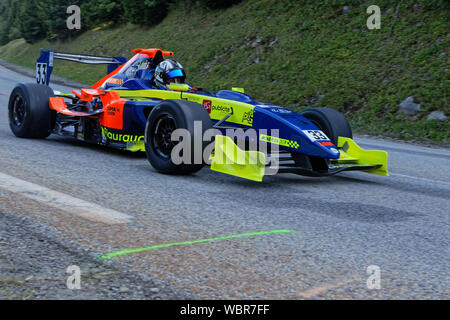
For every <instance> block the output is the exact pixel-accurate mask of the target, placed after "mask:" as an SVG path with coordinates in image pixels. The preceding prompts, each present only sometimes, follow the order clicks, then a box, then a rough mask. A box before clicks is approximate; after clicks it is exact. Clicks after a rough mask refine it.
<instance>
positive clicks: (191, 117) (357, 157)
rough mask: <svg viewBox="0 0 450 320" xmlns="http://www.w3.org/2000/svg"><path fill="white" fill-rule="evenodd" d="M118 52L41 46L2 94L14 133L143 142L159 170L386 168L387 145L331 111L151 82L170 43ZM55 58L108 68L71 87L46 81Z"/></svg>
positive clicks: (248, 172)
mask: <svg viewBox="0 0 450 320" xmlns="http://www.w3.org/2000/svg"><path fill="white" fill-rule="evenodd" d="M133 52H134V53H135V55H134V56H133V57H132V58H131V59H130V60H128V61H127V59H125V58H123V57H100V56H91V55H79V54H70V53H59V52H55V51H51V50H41V55H40V57H39V58H38V59H37V62H36V81H37V84H36V83H27V84H18V85H17V86H16V87H15V88H14V90H13V91H12V93H11V95H10V99H9V106H8V111H9V124H10V128H11V130H12V132H13V133H14V135H16V136H17V137H20V138H46V137H48V136H49V135H50V134H56V135H61V136H69V137H73V138H75V139H79V140H83V141H87V142H90V143H95V144H99V145H106V146H110V147H114V148H119V149H124V150H129V151H138V152H145V153H146V156H147V158H148V160H149V162H150V164H151V165H152V166H153V167H154V168H155V169H156V170H157V171H159V172H161V173H166V174H192V173H195V172H197V171H199V170H200V169H202V168H203V167H204V166H205V165H210V168H211V170H214V171H218V172H222V173H225V174H230V175H234V176H238V177H241V178H245V179H249V180H254V181H262V179H263V177H264V175H267V174H273V173H281V172H287V173H295V174H299V175H306V176H314V177H323V176H329V175H333V174H336V173H339V172H342V171H350V170H360V171H364V172H367V173H372V174H378V175H384V176H387V175H388V172H387V157H388V156H387V153H386V152H384V151H376V150H370V151H367V150H363V149H361V148H360V147H359V146H358V145H357V144H356V143H355V142H354V141H353V140H352V130H351V127H350V125H349V123H348V121H347V119H346V118H345V116H344V115H343V114H342V113H340V112H339V111H337V110H335V109H332V108H309V109H306V110H303V111H301V112H300V113H297V112H294V111H292V110H289V109H287V108H284V107H281V106H276V105H273V104H269V103H263V102H259V101H257V100H254V99H253V98H252V97H251V96H249V95H247V94H246V93H245V91H244V89H243V88H232V89H231V90H220V91H217V92H216V91H214V92H209V91H206V90H203V89H201V88H198V87H191V86H190V85H188V84H186V83H175V82H173V83H170V84H169V85H167V87H166V88H162V87H158V86H155V82H154V77H155V74H156V75H157V73H158V72H157V71H155V70H157V67H158V65H160V64H161V63H162V62H163V61H167V59H168V57H170V56H173V54H174V53H173V52H171V51H165V50H161V49H156V48H152V49H134V50H133ZM54 59H62V60H69V61H75V62H81V63H88V64H107V65H108V72H107V75H106V76H105V77H104V78H102V79H101V80H100V81H98V82H97V83H95V84H93V85H92V86H91V87H90V88H84V89H80V90H79V91H77V90H73V91H72V92H71V93H63V92H59V91H54V90H52V89H51V88H50V87H49V84H50V77H51V73H52V70H53V67H54Z"/></svg>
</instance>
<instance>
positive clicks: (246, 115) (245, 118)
mask: <svg viewBox="0 0 450 320" xmlns="http://www.w3.org/2000/svg"><path fill="white" fill-rule="evenodd" d="M242 122H247V123H248V124H249V125H252V124H253V110H250V111H247V112H244V116H243V117H242Z"/></svg>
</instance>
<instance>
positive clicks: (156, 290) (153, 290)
mask: <svg viewBox="0 0 450 320" xmlns="http://www.w3.org/2000/svg"><path fill="white" fill-rule="evenodd" d="M150 292H151V293H158V292H159V289H158V288H150Z"/></svg>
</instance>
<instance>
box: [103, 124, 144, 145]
mask: <svg viewBox="0 0 450 320" xmlns="http://www.w3.org/2000/svg"><path fill="white" fill-rule="evenodd" d="M102 136H103V137H105V138H108V139H109V140H112V141H120V142H137V141H142V140H144V136H138V135H132V134H121V133H113V132H110V131H109V130H108V129H107V128H105V127H102Z"/></svg>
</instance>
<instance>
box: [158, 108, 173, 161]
mask: <svg viewBox="0 0 450 320" xmlns="http://www.w3.org/2000/svg"><path fill="white" fill-rule="evenodd" d="M176 128H177V127H176V124H175V120H174V119H173V118H172V117H171V116H170V115H163V116H162V117H160V118H159V119H158V121H157V122H156V126H155V130H154V135H153V147H154V149H155V151H156V153H157V154H158V155H159V156H161V157H163V158H165V159H168V158H170V155H171V153H172V149H173V147H174V146H175V144H176V142H175V141H172V133H173V132H174V131H175V130H176Z"/></svg>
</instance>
